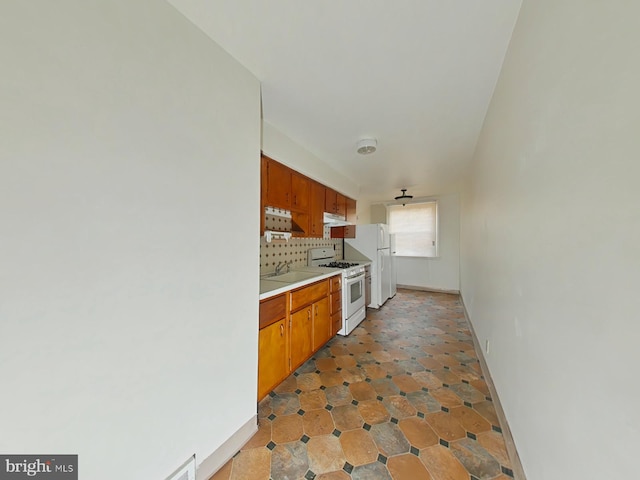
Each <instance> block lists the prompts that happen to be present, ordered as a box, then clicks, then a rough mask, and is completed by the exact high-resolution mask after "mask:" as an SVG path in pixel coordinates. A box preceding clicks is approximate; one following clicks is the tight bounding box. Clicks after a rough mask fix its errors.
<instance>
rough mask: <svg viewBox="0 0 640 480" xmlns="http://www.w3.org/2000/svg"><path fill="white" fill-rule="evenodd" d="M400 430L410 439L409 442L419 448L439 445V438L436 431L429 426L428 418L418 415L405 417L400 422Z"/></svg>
mask: <svg viewBox="0 0 640 480" xmlns="http://www.w3.org/2000/svg"><path fill="white" fill-rule="evenodd" d="M398 426H399V427H400V430H402V433H404V436H405V437H406V438H407V440H409V443H411V445H413V446H414V447H416V448H417V449H422V448H427V447H430V446H431V445H437V444H438V441H439V438H438V435H437V434H436V432H434V431H433V429H432V428H431V427H430V426H429V424H428V423H427V422H426V420H424V419H422V418H418V417H411V418H405V419H404V420H400V422H399V423H398Z"/></svg>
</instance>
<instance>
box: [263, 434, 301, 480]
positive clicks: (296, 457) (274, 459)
mask: <svg viewBox="0 0 640 480" xmlns="http://www.w3.org/2000/svg"><path fill="white" fill-rule="evenodd" d="M308 470H309V458H308V457H307V446H306V445H305V444H304V443H302V442H300V441H298V442H291V443H285V444H283V445H278V446H276V447H275V448H274V449H273V452H272V453H271V478H282V479H285V478H291V479H294V478H304V475H305V474H306V473H307V471H308Z"/></svg>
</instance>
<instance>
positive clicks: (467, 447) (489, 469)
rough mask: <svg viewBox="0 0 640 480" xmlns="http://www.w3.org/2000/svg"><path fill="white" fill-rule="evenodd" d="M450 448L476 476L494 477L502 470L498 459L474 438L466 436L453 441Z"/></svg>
mask: <svg viewBox="0 0 640 480" xmlns="http://www.w3.org/2000/svg"><path fill="white" fill-rule="evenodd" d="M450 449H451V452H452V453H453V454H454V455H455V457H456V458H457V459H458V461H459V462H460V463H462V465H463V466H464V468H465V469H466V470H467V471H468V472H469V473H470V474H471V475H473V476H474V477H476V478H494V477H496V476H498V475H500V473H501V472H502V470H501V469H500V464H499V463H498V462H497V460H496V459H495V458H493V457H492V456H491V455H490V454H489V452H487V451H486V450H485V449H484V448H483V447H482V445H480V444H479V443H478V442H476V441H474V440H471V439H469V438H464V439H462V440H459V441H457V442H453V443H452V444H451V445H450Z"/></svg>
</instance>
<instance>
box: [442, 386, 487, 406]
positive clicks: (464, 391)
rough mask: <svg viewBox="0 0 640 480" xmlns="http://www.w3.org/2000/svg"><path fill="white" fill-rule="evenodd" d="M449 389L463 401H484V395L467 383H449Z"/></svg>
mask: <svg viewBox="0 0 640 480" xmlns="http://www.w3.org/2000/svg"><path fill="white" fill-rule="evenodd" d="M449 390H451V391H452V392H453V393H455V394H456V395H457V396H458V397H460V399H461V400H462V401H463V402H467V403H478V402H483V401H484V395H483V394H482V393H480V392H479V391H478V390H476V389H475V388H474V387H473V386H471V385H469V384H468V383H456V384H454V385H450V386H449Z"/></svg>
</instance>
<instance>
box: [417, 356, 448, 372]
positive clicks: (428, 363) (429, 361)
mask: <svg viewBox="0 0 640 480" xmlns="http://www.w3.org/2000/svg"><path fill="white" fill-rule="evenodd" d="M418 362H420V363H421V364H422V366H423V367H424V368H428V369H429V370H438V369H440V368H442V364H441V363H438V362H437V361H436V360H434V359H433V358H432V357H420V358H418Z"/></svg>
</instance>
